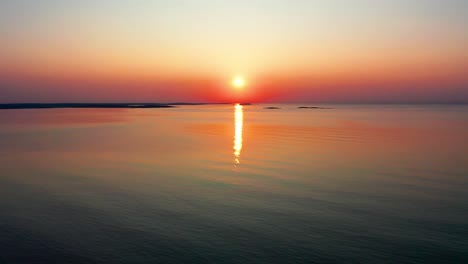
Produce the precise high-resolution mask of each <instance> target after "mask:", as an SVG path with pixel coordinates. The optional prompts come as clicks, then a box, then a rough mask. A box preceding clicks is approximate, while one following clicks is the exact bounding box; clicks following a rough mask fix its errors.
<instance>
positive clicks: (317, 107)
mask: <svg viewBox="0 0 468 264" xmlns="http://www.w3.org/2000/svg"><path fill="white" fill-rule="evenodd" d="M297 108H299V109H328V108H326V107H320V106H298V107H297Z"/></svg>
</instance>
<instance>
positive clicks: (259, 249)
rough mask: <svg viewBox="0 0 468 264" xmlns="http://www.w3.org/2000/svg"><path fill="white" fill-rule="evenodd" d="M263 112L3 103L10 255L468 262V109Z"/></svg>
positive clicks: (1, 259)
mask: <svg viewBox="0 0 468 264" xmlns="http://www.w3.org/2000/svg"><path fill="white" fill-rule="evenodd" d="M277 106H278V105H277ZM263 107H264V106H262V105H259V106H244V107H243V108H239V107H238V108H234V107H233V106H187V107H182V108H179V109H127V110H119V109H111V110H108V109H88V110H86V109H68V110H64V109H52V110H5V111H0V263H467V262H468V151H467V149H468V148H467V147H468V141H467V135H468V108H467V107H466V106H331V109H297V106H296V105H280V107H281V108H282V109H278V110H265V109H263Z"/></svg>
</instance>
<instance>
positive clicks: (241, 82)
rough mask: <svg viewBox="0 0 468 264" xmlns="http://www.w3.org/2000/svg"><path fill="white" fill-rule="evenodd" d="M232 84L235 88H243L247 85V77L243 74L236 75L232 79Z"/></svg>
mask: <svg viewBox="0 0 468 264" xmlns="http://www.w3.org/2000/svg"><path fill="white" fill-rule="evenodd" d="M232 86H233V87H234V88H238V89H239V88H243V87H244V86H245V79H244V77H242V76H236V77H234V78H233V79H232Z"/></svg>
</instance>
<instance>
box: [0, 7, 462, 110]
mask: <svg viewBox="0 0 468 264" xmlns="http://www.w3.org/2000/svg"><path fill="white" fill-rule="evenodd" d="M467 7H468V4H466V3H464V2H463V1H457V0H452V1H424V2H422V1H379V2H378V3H376V1H365V0H361V1H358V2H357V3H354V4H352V5H351V4H350V3H342V2H340V1H301V0H293V1H281V0H272V1H266V0H254V1H235V2H233V1H217V2H214V1H207V0H187V1H181V0H176V1H148V2H144V1H142V2H134V1H124V0H120V1H102V2H100V3H95V2H94V1H80V3H65V2H60V1H53V0H43V1H19V2H15V3H3V2H2V3H0V17H1V18H0V22H1V23H0V39H1V40H2V46H1V47H0V57H1V60H0V102H57V101H60V102H88V101H92V102H96V101H99V102H107V101H157V102H170V101H197V102H201V101H203V102H214V101H216V102H219V101H233V102H235V101H252V102H263V101H278V102H282V101H285V102H295V101H296V102H299V101H300V102H403V103H404V102H468V70H467V69H468V51H467V49H466V47H467V46H468V33H467V31H466V22H467V17H468V11H466V10H468V8H467ZM239 74H241V75H243V76H245V78H246V79H247V82H248V85H247V86H246V87H245V88H244V89H239V90H235V89H233V88H232V87H231V86H230V81H231V78H233V77H234V76H236V75H239Z"/></svg>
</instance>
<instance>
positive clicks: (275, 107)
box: [263, 106, 281, 109]
mask: <svg viewBox="0 0 468 264" xmlns="http://www.w3.org/2000/svg"><path fill="white" fill-rule="evenodd" d="M263 109H281V108H279V107H277V106H267V107H263Z"/></svg>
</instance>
